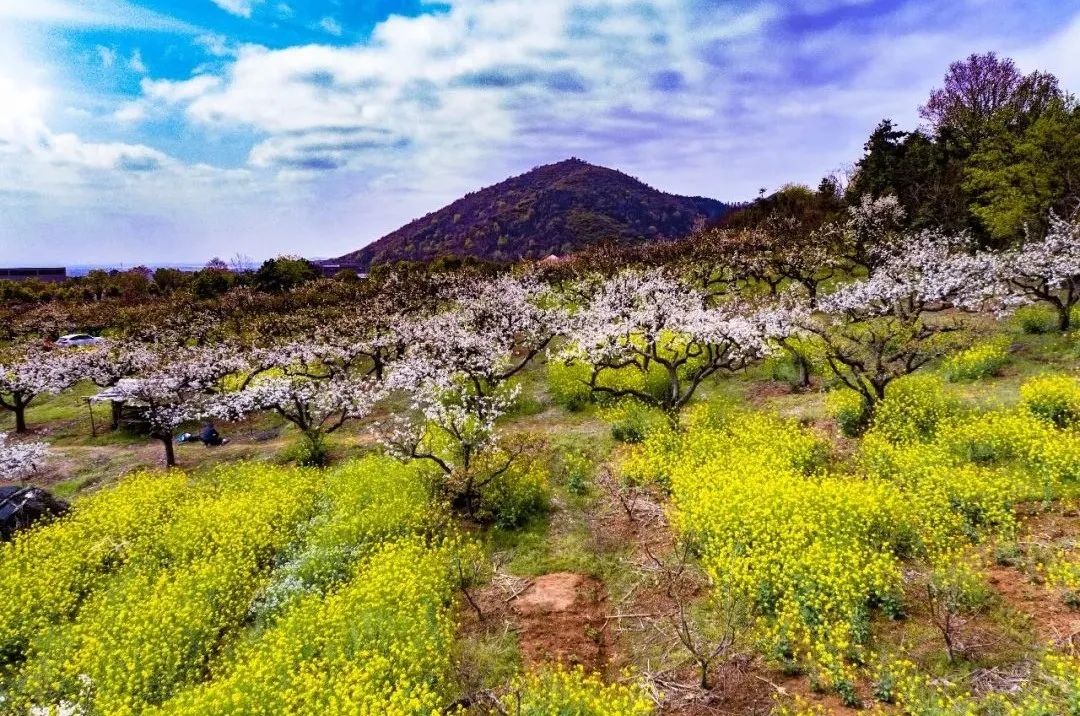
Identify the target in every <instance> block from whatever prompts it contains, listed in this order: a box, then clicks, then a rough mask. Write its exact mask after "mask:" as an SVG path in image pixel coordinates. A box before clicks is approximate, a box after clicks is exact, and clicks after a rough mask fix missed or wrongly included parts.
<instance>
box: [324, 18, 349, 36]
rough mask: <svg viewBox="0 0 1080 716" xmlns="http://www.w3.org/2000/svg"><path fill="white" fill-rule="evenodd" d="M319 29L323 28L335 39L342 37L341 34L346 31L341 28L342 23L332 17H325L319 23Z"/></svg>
mask: <svg viewBox="0 0 1080 716" xmlns="http://www.w3.org/2000/svg"><path fill="white" fill-rule="evenodd" d="M319 27H320V28H322V29H323V30H324V31H325V32H326V33H327V34H329V35H333V36H334V37H341V33H342V32H344V29H343V28H342V27H341V23H339V22H338V21H337V20H335V19H334V18H332V17H324V18H323V19H322V20H320V21H319Z"/></svg>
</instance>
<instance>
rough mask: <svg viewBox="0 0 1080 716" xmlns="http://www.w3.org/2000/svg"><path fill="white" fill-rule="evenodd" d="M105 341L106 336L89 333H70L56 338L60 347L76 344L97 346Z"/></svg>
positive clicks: (69, 346)
mask: <svg viewBox="0 0 1080 716" xmlns="http://www.w3.org/2000/svg"><path fill="white" fill-rule="evenodd" d="M104 342H105V339H104V338H98V337H97V336H91V335H90V334H89V333H69V334H68V335H66V336H60V337H59V338H57V339H56V345H57V346H59V347H60V348H71V347H74V346H96V345H98V344H100V343H104Z"/></svg>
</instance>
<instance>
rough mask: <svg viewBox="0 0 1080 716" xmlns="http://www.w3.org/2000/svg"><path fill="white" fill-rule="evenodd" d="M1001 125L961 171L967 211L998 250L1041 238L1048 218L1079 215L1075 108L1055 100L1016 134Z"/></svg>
mask: <svg viewBox="0 0 1080 716" xmlns="http://www.w3.org/2000/svg"><path fill="white" fill-rule="evenodd" d="M1004 120H1005V118H1002V121H999V122H998V123H997V124H996V125H995V127H994V128H993V131H992V133H991V134H990V135H989V137H988V138H987V139H986V140H985V141H984V142H983V143H982V144H981V145H980V147H979V149H978V151H976V152H975V153H974V154H973V155H972V156H971V159H970V161H969V162H968V165H967V167H966V171H965V186H966V187H967V189H968V191H969V192H970V193H971V194H972V195H973V201H972V206H971V211H972V213H973V214H975V216H977V217H978V218H979V220H980V221H981V222H982V223H983V225H984V226H985V227H986V229H987V231H988V232H989V234H990V235H991V237H993V239H994V240H995V243H998V244H1001V245H1004V244H1008V243H1011V242H1014V241H1017V240H1019V239H1020V238H1023V236H1024V235H1025V233H1026V232H1028V233H1031V234H1032V235H1034V236H1041V235H1042V234H1043V233H1045V231H1046V229H1047V222H1048V221H1049V217H1050V214H1051V212H1053V213H1055V214H1057V215H1058V216H1061V217H1065V218H1067V217H1071V216H1073V215H1075V214H1076V213H1077V212H1078V211H1080V105H1078V103H1077V102H1076V101H1075V100H1074V99H1073V98H1063V99H1061V100H1058V101H1057V102H1055V103H1054V104H1053V105H1052V106H1051V107H1049V108H1047V109H1045V110H1044V111H1042V112H1041V113H1040V114H1039V116H1038V117H1036V118H1035V119H1034V120H1033V121H1032V122H1031V123H1030V124H1029V125H1027V126H1026V127H1025V128H1024V129H1023V131H1022V132H1020V133H1019V134H1017V133H1016V132H1015V130H1014V128H1013V127H1012V126H1010V125H1009V123H1007V122H1006V121H1004Z"/></svg>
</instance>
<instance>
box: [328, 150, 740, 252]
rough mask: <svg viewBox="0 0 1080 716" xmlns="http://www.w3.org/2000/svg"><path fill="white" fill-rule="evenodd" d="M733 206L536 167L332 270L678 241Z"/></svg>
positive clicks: (618, 179)
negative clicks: (617, 243) (603, 243)
mask: <svg viewBox="0 0 1080 716" xmlns="http://www.w3.org/2000/svg"><path fill="white" fill-rule="evenodd" d="M729 209H730V207H729V206H728V205H727V204H724V203H722V202H719V201H716V200H714V199H706V198H703V197H687V196H676V195H674V194H665V193H664V192H662V191H657V190H656V189H653V188H652V187H650V186H647V185H646V184H644V183H642V182H640V181H638V180H637V179H634V178H633V177H631V176H628V175H626V174H623V173H622V172H619V171H615V170H614V169H607V168H605V167H598V166H595V165H592V164H589V163H587V162H583V161H581V160H580V159H567V160H565V161H562V162H558V163H557V164H548V165H546V166H541V167H536V168H535V169H533V170H532V171H528V172H526V173H524V174H522V175H520V176H516V177H513V178H511V179H507V180H506V181H503V182H500V183H499V184H495V185H494V186H489V187H487V188H486V189H481V190H480V191H476V192H473V193H471V194H467V195H466V196H464V197H463V198H461V199H458V200H457V201H455V202H454V203H452V204H450V205H449V206H446V207H444V208H442V209H439V210H438V211H436V212H433V213H431V214H428V215H427V216H425V217H423V218H421V219H417V220H416V221H413V222H411V223H409V224H407V225H405V226H403V227H402V228H400V229H398V230H397V231H394V232H393V233H390V234H387V235H386V236H384V237H382V238H381V239H379V240H378V241H375V242H373V243H371V244H369V245H368V246H365V247H364V248H362V249H360V250H358V251H354V252H351V253H349V254H346V255H345V256H342V257H340V258H338V259H335V260H334V263H350V264H357V265H360V266H362V267H365V268H366V267H368V266H371V265H372V264H379V263H386V262H390V261H398V260H401V259H419V260H427V259H433V258H436V257H438V256H445V255H451V254H452V255H457V256H478V257H482V258H486V259H493V260H515V259H520V258H542V257H544V256H548V255H550V254H558V255H562V254H567V253H570V252H573V251H578V250H580V249H583V248H585V247H586V246H589V245H590V244H594V243H596V242H598V241H601V240H605V239H615V240H618V241H622V242H634V241H652V240H667V239H677V238H680V237H682V236H685V235H686V234H688V233H689V232H690V231H691V230H692V229H693V227H694V224H695V222H696V221H698V220H699V219H704V220H709V219H715V218H718V217H720V216H722V215H723V214H725V213H726V212H727V211H728V210H729Z"/></svg>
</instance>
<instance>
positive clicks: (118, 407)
mask: <svg viewBox="0 0 1080 716" xmlns="http://www.w3.org/2000/svg"><path fill="white" fill-rule="evenodd" d="M109 405H110V407H111V409H112V422H111V423H110V425H111V427H112V429H113V430H119V429H120V415H121V414H122V413H123V411H124V404H123V403H122V402H121V401H119V400H111V401H109Z"/></svg>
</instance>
